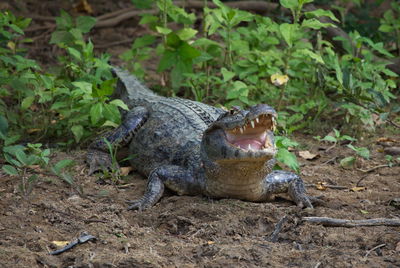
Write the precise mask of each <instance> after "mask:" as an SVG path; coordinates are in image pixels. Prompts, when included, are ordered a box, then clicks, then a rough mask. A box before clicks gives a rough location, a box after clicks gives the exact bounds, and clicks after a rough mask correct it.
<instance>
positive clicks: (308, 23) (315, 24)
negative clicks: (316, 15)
mask: <svg viewBox="0 0 400 268" xmlns="http://www.w3.org/2000/svg"><path fill="white" fill-rule="evenodd" d="M301 27H307V28H311V29H314V30H319V29H321V28H327V27H336V25H335V24H332V23H323V22H320V21H319V20H317V19H306V20H303V22H302V23H301Z"/></svg>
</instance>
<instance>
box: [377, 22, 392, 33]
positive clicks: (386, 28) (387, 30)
mask: <svg viewBox="0 0 400 268" xmlns="http://www.w3.org/2000/svg"><path fill="white" fill-rule="evenodd" d="M378 30H379V31H381V32H384V33H390V32H393V31H394V27H392V26H391V25H389V24H382V25H381V26H379V28H378Z"/></svg>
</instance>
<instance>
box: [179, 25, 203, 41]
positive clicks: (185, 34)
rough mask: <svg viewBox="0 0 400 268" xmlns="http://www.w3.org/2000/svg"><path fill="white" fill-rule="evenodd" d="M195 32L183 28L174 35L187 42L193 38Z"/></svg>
mask: <svg viewBox="0 0 400 268" xmlns="http://www.w3.org/2000/svg"><path fill="white" fill-rule="evenodd" d="M197 32H198V31H197V30H195V29H192V28H183V29H181V30H179V31H177V32H176V34H177V35H178V36H179V38H180V39H181V40H183V41H187V40H189V39H191V38H192V37H194V36H195V35H196V34H197Z"/></svg>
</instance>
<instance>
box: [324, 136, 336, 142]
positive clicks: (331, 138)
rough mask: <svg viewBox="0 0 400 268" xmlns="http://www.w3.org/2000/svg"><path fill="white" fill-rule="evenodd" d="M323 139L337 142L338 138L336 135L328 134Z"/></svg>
mask: <svg viewBox="0 0 400 268" xmlns="http://www.w3.org/2000/svg"><path fill="white" fill-rule="evenodd" d="M322 141H329V142H333V143H335V142H337V139H336V138H335V137H332V136H330V135H327V136H325V137H324V138H323V139H322Z"/></svg>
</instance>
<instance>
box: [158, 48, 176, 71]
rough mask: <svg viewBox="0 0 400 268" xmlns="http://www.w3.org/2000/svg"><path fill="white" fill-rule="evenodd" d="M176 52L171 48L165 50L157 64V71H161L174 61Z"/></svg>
mask: <svg viewBox="0 0 400 268" xmlns="http://www.w3.org/2000/svg"><path fill="white" fill-rule="evenodd" d="M176 58H177V53H176V52H175V51H171V50H165V51H164V54H163V55H162V57H161V60H160V63H159V64H158V68H157V72H163V71H165V70H167V69H168V68H170V67H171V66H173V65H174V64H175V63H176Z"/></svg>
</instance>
